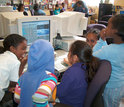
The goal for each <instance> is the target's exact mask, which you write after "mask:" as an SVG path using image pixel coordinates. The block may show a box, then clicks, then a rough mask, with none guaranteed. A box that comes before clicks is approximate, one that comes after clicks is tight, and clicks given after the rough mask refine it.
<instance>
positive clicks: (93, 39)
mask: <svg viewBox="0 0 124 107" xmlns="http://www.w3.org/2000/svg"><path fill="white" fill-rule="evenodd" d="M99 33H100V30H98V29H91V30H90V31H88V32H87V34H86V42H87V43H88V44H89V45H90V47H91V48H93V47H94V46H95V44H96V43H97V41H98V40H99V37H100V36H99Z"/></svg>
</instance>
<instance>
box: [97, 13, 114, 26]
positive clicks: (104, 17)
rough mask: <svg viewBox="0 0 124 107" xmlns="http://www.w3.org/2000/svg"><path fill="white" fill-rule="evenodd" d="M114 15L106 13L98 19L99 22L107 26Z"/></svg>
mask: <svg viewBox="0 0 124 107" xmlns="http://www.w3.org/2000/svg"><path fill="white" fill-rule="evenodd" d="M111 17H112V15H104V16H102V17H101V18H100V20H99V21H98V24H104V25H105V26H107V25H108V20H109V19H110V18H111Z"/></svg>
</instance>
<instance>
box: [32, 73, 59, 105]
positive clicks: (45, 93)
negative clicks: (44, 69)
mask: <svg viewBox="0 0 124 107" xmlns="http://www.w3.org/2000/svg"><path fill="white" fill-rule="evenodd" d="M48 75H50V76H51V77H50V78H47V79H45V80H44V81H43V82H41V84H40V86H39V88H38V90H37V91H36V92H35V93H34V95H33V96H32V99H33V102H34V104H36V103H39V104H40V105H44V106H47V105H48V98H49V96H50V95H51V94H52V92H53V90H54V88H55V86H56V83H57V79H56V77H55V75H54V74H52V73H50V74H48Z"/></svg>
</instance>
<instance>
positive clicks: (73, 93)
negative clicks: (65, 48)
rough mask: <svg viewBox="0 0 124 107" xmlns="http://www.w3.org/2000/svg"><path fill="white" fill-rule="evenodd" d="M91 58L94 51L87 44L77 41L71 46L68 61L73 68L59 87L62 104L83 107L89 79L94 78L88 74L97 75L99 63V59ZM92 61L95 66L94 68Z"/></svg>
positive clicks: (65, 73)
mask: <svg viewBox="0 0 124 107" xmlns="http://www.w3.org/2000/svg"><path fill="white" fill-rule="evenodd" d="M91 57H92V49H91V47H90V46H89V45H88V44H87V43H86V42H83V41H75V42H74V43H73V44H72V45H71V47H70V50H69V54H68V61H69V63H70V64H71V66H70V67H69V68H68V69H67V70H66V71H65V72H64V75H63V77H62V80H61V82H60V84H59V85H57V97H58V98H59V100H60V102H61V103H63V104H68V105H71V106H73V107H82V106H83V104H84V99H85V95H86V91H87V84H88V83H87V79H89V78H90V79H91V78H92V76H93V75H92V76H91V75H90V76H88V75H89V73H88V72H90V74H91V72H92V73H93V72H94V73H93V74H95V70H96V68H97V65H98V62H99V60H98V59H97V58H95V57H92V59H90V58H91ZM92 61H93V63H95V66H93V63H92ZM86 62H87V63H86ZM91 66H92V67H93V68H94V70H93V69H92V67H91ZM89 68H90V69H89ZM90 70H91V71H90ZM87 74H88V75H87ZM90 79H89V80H90Z"/></svg>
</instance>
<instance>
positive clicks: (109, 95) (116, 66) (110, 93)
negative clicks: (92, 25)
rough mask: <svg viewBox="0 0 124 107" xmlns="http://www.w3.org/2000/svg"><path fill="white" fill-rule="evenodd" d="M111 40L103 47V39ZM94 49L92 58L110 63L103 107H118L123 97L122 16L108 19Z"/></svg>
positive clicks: (123, 45)
mask: <svg viewBox="0 0 124 107" xmlns="http://www.w3.org/2000/svg"><path fill="white" fill-rule="evenodd" d="M108 37H109V38H113V44H110V45H107V46H104V47H103V48H102V45H101V44H102V42H104V40H105V39H104V38H108ZM102 39H103V41H101V44H100V42H99V43H98V44H96V45H95V47H96V46H97V47H99V50H98V51H96V52H95V51H94V56H96V57H98V58H100V59H106V60H108V61H110V62H111V65H112V73H111V77H110V80H109V81H108V83H107V85H106V87H105V90H104V95H103V97H104V104H105V107H118V106H119V102H120V100H121V99H122V98H123V97H124V54H123V53H124V15H122V14H119V15H115V16H113V17H112V18H110V19H109V22H108V26H107V28H106V30H105V36H104V37H103V38H102Z"/></svg>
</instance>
